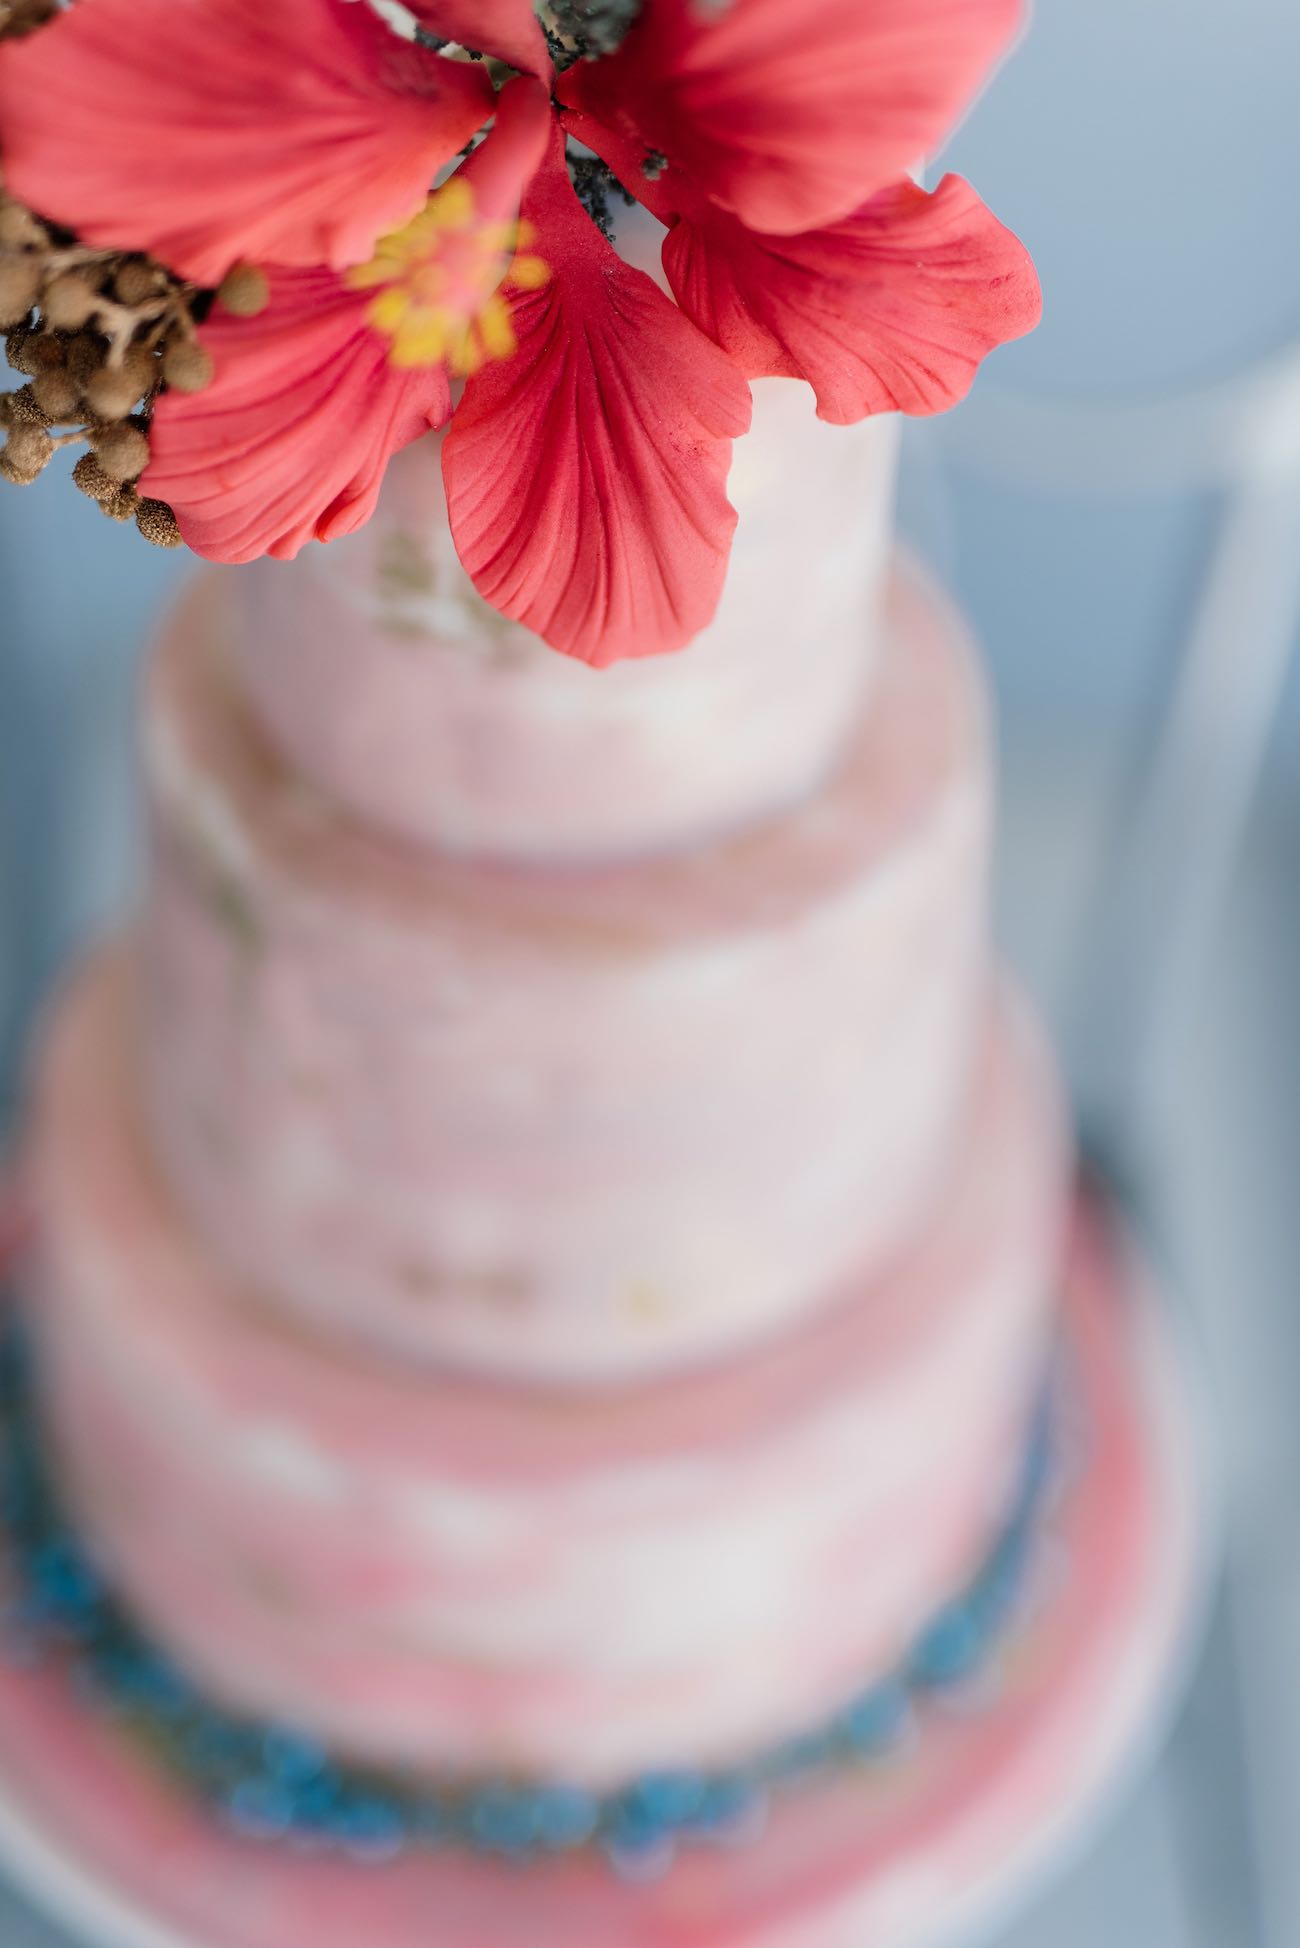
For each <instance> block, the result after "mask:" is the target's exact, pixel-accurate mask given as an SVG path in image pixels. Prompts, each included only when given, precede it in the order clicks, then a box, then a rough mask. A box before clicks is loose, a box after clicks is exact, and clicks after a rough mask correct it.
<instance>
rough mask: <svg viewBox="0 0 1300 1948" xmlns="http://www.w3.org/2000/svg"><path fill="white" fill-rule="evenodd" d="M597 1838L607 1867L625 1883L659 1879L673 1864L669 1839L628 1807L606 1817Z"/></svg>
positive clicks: (671, 1844)
mask: <svg viewBox="0 0 1300 1948" xmlns="http://www.w3.org/2000/svg"><path fill="white" fill-rule="evenodd" d="M600 1837H601V1844H602V1845H603V1847H604V1849H605V1854H606V1857H607V1859H608V1860H609V1863H610V1865H611V1866H612V1867H613V1869H614V1871H615V1872H616V1873H617V1874H618V1875H619V1876H620V1877H621V1878H622V1879H624V1880H631V1881H647V1880H658V1879H659V1878H660V1876H661V1875H663V1874H666V1873H667V1871H668V1869H669V1868H670V1867H671V1866H672V1864H673V1858H674V1855H675V1852H676V1848H675V1846H674V1843H673V1839H672V1836H671V1835H670V1834H668V1833H665V1832H664V1830H663V1828H662V1827H660V1826H651V1825H650V1824H649V1823H648V1822H647V1821H646V1820H645V1819H643V1818H640V1817H638V1816H637V1815H636V1814H635V1813H634V1812H633V1811H632V1810H631V1809H630V1808H629V1807H627V1806H621V1807H620V1808H619V1809H617V1810H616V1811H615V1812H613V1813H611V1814H610V1815H609V1817H608V1819H607V1821H606V1824H605V1826H604V1828H603V1829H602V1832H601V1836H600Z"/></svg>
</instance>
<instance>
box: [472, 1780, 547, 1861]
mask: <svg viewBox="0 0 1300 1948" xmlns="http://www.w3.org/2000/svg"><path fill="white" fill-rule="evenodd" d="M535 1812H536V1795H535V1794H533V1793H531V1792H528V1791H526V1790H525V1789H524V1788H522V1787H514V1786H484V1787H483V1788H482V1789H481V1790H480V1791H479V1792H476V1793H475V1794H474V1796H473V1798H472V1799H471V1801H470V1808H469V1829H470V1834H471V1836H472V1838H473V1840H474V1842H475V1844H476V1845H477V1846H480V1847H482V1848H483V1849H484V1851H485V1852H487V1853H502V1854H506V1855H509V1856H517V1855H519V1854H523V1853H527V1852H528V1851H529V1849H530V1848H531V1847H532V1846H533V1845H534V1844H535V1843H536V1839H537V1825H536V1819H535Z"/></svg>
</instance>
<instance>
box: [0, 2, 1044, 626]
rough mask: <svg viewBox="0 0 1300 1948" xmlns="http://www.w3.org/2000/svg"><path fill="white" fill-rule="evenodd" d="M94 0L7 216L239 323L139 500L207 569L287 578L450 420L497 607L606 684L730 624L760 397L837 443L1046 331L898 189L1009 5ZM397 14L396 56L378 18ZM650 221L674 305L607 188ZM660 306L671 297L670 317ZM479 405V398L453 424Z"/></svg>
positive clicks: (461, 520)
mask: <svg viewBox="0 0 1300 1948" xmlns="http://www.w3.org/2000/svg"><path fill="white" fill-rule="evenodd" d="M540 11H541V15H542V18H541V19H539V18H538V15H537V13H535V11H534V8H533V6H532V4H531V0H419V4H414V0H412V4H411V6H410V8H409V11H408V10H405V9H401V8H397V9H394V8H393V7H392V6H391V5H390V4H388V0H384V4H383V5H379V4H376V5H374V6H372V5H371V4H369V0H274V4H273V5H269V6H268V5H267V4H265V0H185V4H183V5H180V4H177V0H76V3H75V4H74V5H73V6H72V7H71V8H70V9H69V10H67V11H65V12H63V13H61V14H60V15H58V17H57V18H56V19H55V20H54V21H53V22H52V23H51V24H49V25H48V26H45V27H43V28H41V29H40V30H39V31H38V32H36V33H34V34H30V35H28V36H27V37H26V38H25V39H22V40H19V41H15V42H12V43H9V44H6V45H5V46H3V47H0V154H2V158H3V167H4V173H5V178H6V183H7V186H8V188H9V190H10V192H11V193H12V194H13V195H14V196H16V197H18V198H20V199H21V200H22V201H23V202H24V203H25V204H27V205H28V206H30V207H31V208H32V209H33V210H35V211H37V212H39V213H40V215H41V216H42V217H43V218H44V219H46V220H47V221H48V222H52V223H55V224H58V225H61V226H65V227H66V229H67V230H68V231H71V232H74V233H75V234H76V236H77V237H78V238H79V239H82V240H83V241H85V242H86V243H87V244H89V245H92V246H97V247H102V248H109V249H115V250H130V251H137V252H140V253H144V254H147V255H148V256H149V257H150V258H151V259H153V260H157V261H159V262H160V263H162V264H164V265H166V266H167V267H168V268H169V269H170V270H171V271H172V272H174V273H175V274H177V275H178V276H179V277H181V278H184V279H188V280H190V281H191V282H192V283H193V284H194V285H195V286H197V287H204V288H207V289H215V288H216V287H218V286H220V285H222V283H223V280H226V279H227V278H228V277H229V274H230V273H231V272H232V271H233V270H236V269H237V267H239V266H241V265H253V266H257V267H260V270H261V272H262V273H263V274H264V278H265V289H266V293H267V297H268V302H267V303H266V305H265V307H264V309H262V310H261V311H260V312H259V313H258V314H257V315H256V316H238V315H235V314H234V313H233V312H232V311H230V310H229V309H228V308H226V307H225V306H223V305H221V304H216V305H214V306H213V307H212V308H211V310H210V312H209V313H208V315H207V317H206V321H205V322H203V323H202V324H201V326H200V329H199V333H198V337H199V342H200V344H201V345H202V346H203V348H204V349H205V351H206V353H207V354H208V355H209V356H210V358H211V362H212V379H211V383H210V384H209V385H207V386H206V388H204V389H203V390H201V391H197V392H182V391H180V390H179V389H176V388H171V387H165V388H164V389H163V391H162V392H161V394H160V396H159V397H158V398H157V400H156V402H155V403H154V406H153V410H152V425H151V428H150V435H151V445H152V452H151V457H150V461H149V465H148V467H147V469H146V470H145V473H144V475H143V478H142V480H141V482H140V485H141V488H142V489H143V491H144V492H145V493H147V494H148V495H149V496H151V497H153V499H154V500H156V501H158V502H164V503H166V504H168V505H169V506H170V507H171V508H172V509H173V510H174V512H175V516H176V520H177V523H178V525H179V529H180V532H181V534H182V536H183V537H184V538H185V540H186V541H188V542H189V543H190V545H191V546H192V547H194V548H195V549H197V550H198V552H200V553H201V554H205V555H208V556H210V557H212V558H213V559H216V560H222V561H246V560H248V559H250V558H252V557H254V556H256V555H259V554H264V553H269V554H273V555H281V556H286V555H292V554H294V553H296V552H297V551H298V549H299V548H300V547H301V546H302V545H303V544H304V542H306V541H307V540H309V539H311V538H313V537H316V538H320V539H325V540H328V539H331V538H333V537H334V536H336V535H339V534H342V533H346V532H348V531H349V530H350V529H352V528H355V527H356V526H358V525H359V524H360V523H361V522H363V521H364V520H365V519H367V518H368V516H369V514H370V513H371V512H372V510H373V507H374V503H375V499H376V496H377V494H378V490H379V486H380V483H381V480H382V476H383V472H384V469H385V466H386V464H387V462H388V460H389V458H390V457H391V456H392V454H393V453H394V452H396V451H397V450H398V448H400V447H402V446H404V445H406V444H407V443H408V442H410V441H412V440H414V439H416V438H418V437H420V436H421V435H422V434H423V433H424V432H426V431H428V430H429V429H430V428H438V427H442V426H444V425H446V426H447V433H446V437H445V439H444V441H443V445H442V464H443V470H444V475H445V480H446V486H447V498H448V507H449V511H450V519H451V526H452V533H453V536H454V539H455V542H456V546H457V549H458V551H459V553H460V556H461V559H462V561H463V562H464V564H465V567H466V569H467V571H468V572H469V574H470V575H471V576H472V578H473V580H474V582H475V584H476V585H477V587H478V588H479V590H480V592H481V593H482V594H483V595H484V596H485V597H486V599H487V600H488V601H489V602H491V603H493V604H494V605H495V606H496V607H497V608H498V609H500V610H501V611H502V612H503V613H504V614H506V615H508V616H511V617H513V618H515V619H516V620H518V621H520V622H522V623H525V624H527V625H528V626H529V627H530V628H532V629H534V630H536V631H537V632H538V633H539V634H540V635H542V636H543V637H545V639H546V640H547V641H548V642H550V643H552V644H553V645H554V646H555V647H556V648H558V649H561V650H563V651H565V652H567V653H569V654H572V655H575V656H580V657H583V658H585V659H586V660H588V661H590V662H595V663H605V662H610V661H613V660H615V659H617V658H620V657H625V656H631V655H639V654H647V653H652V652H655V651H659V650H666V649H672V648H675V647H678V646H680V645H681V644H683V643H685V642H687V641H689V640H690V639H691V637H693V636H694V635H695V634H697V633H698V631H699V630H700V629H701V628H702V627H703V626H704V625H705V624H706V623H707V622H708V620H709V618H710V617H711V615H712V613H713V610H714V608H715V607H716V603H717V599H718V596H719V594H720V592H721V587H722V582H723V577H724V575H725V571H726V562H727V555H728V551H729V546H730V539H731V534H732V530H733V527H734V522H735V515H734V512H733V510H732V509H731V507H730V505H729V504H728V501H727V497H726V477H727V472H728V467H729V463H730V456H731V444H732V442H733V440H734V439H735V438H736V437H737V436H738V435H740V434H742V433H743V432H744V431H745V430H746V427H747V425H748V420H749V410H750V400H749V387H748V381H749V380H751V379H753V378H756V377H759V376H766V375H780V376H787V377H793V378H800V379H804V380H806V381H808V383H809V384H810V385H811V386H812V388H813V390H814V392H815V395H816V401H817V410H818V412H819V413H820V414H821V416H822V417H823V418H825V419H828V420H833V421H836V422H841V423H843V422H848V421H851V420H856V419H859V418H862V417H863V416H864V415H866V414H869V413H875V412H882V411H888V410H902V411H905V412H913V413H927V412H933V411H936V410H939V409H941V408H943V407H945V406H947V405H950V404H951V403H952V402H953V401H954V400H956V399H957V398H959V397H960V396H961V395H962V394H963V393H964V392H965V390H966V389H967V387H968V386H969V384H970V381H971V378H972V376H973V374H974V372H975V370H976V367H977V366H978V363H979V361H980V360H981V359H982V358H983V356H984V355H985V353H986V352H988V351H989V350H990V349H991V348H992V347H993V346H994V345H996V344H998V343H1001V342H1003V341H1004V340H1006V339H1008V338H1011V337H1014V336H1016V335H1018V334H1019V333H1021V332H1023V331H1026V330H1028V329H1029V328H1030V326H1031V325H1032V324H1033V323H1034V322H1035V320H1036V317H1037V311H1038V291H1037V284H1036V281H1035V278H1034V275H1033V271H1032V267H1031V266H1030V264H1029V261H1028V258H1027V256H1026V254H1025V252H1024V250H1023V249H1022V247H1021V246H1020V245H1019V244H1018V243H1017V242H1016V240H1015V238H1014V237H1012V236H1011V235H1010V233H1009V232H1007V231H1006V230H1005V229H1003V228H1002V226H1001V225H1000V224H999V223H998V222H997V221H996V219H995V218H994V217H992V216H991V215H990V213H989V212H988V211H987V210H986V209H985V207H984V206H983V204H982V203H981V202H980V201H979V199H978V197H977V196H976V195H975V193H974V191H973V190H972V189H971V188H970V187H969V186H968V185H967V184H966V183H964V182H963V181H962V180H961V179H960V178H958V177H955V176H949V177H946V178H945V179H944V180H943V181H942V182H941V183H940V184H939V186H938V188H937V189H935V190H934V191H933V192H930V193H927V192H926V191H924V190H922V189H921V188H919V187H918V186H917V185H916V184H915V183H914V182H913V181H912V180H911V177H910V176H909V175H908V173H907V172H908V170H909V168H910V167H911V165H912V164H913V163H914V162H915V161H916V160H917V158H918V157H920V156H922V155H924V154H925V153H926V152H928V151H929V150H931V149H933V148H934V147H935V146H936V144H937V143H938V141H939V140H940V139H941V137H942V136H943V134H944V133H945V131H946V129H947V128H948V127H949V126H950V124H951V123H952V121H953V119H954V118H955V117H956V115H957V114H958V113H959V112H960V111H961V109H962V108H963V106H964V105H965V103H966V102H967V101H968V100H969V98H970V96H971V94H972V93H973V91H974V89H975V88H976V87H977V86H978V84H979V82H980V80H981V79H982V77H983V75H984V74H985V73H986V71H987V69H988V67H989V65H990V63H991V62H992V60H993V59H994V58H996V56H997V55H998V54H999V52H1000V51H1001V50H1002V48H1003V47H1004V46H1005V44H1006V42H1007V41H1008V39H1009V38H1010V36H1011V35H1012V33H1013V32H1014V30H1015V27H1016V25H1017V19H1018V0H798V4H797V5H795V4H792V0H606V4H604V5H603V6H600V7H596V6H593V5H592V4H591V0H584V4H582V5H578V4H575V3H574V0H566V4H552V5H551V6H549V7H545V8H542V9H541V10H540ZM394 13H396V15H397V17H398V18H399V19H403V18H404V19H405V21H406V23H407V27H408V33H407V35H406V36H405V37H404V36H402V35H400V34H399V33H397V32H396V31H394V29H393V27H392V25H391V21H390V18H389V17H390V16H392V15H393V14H394ZM611 194H612V195H615V196H620V195H621V196H622V197H623V198H624V200H626V201H631V200H632V199H635V200H636V201H638V202H640V203H641V204H642V205H643V206H644V208H645V209H646V210H647V211H648V212H649V213H650V216H651V217H652V218H653V219H656V220H657V222H658V223H660V224H662V225H663V226H664V238H663V269H664V276H665V280H666V283H667V286H668V290H665V289H663V288H661V287H660V285H659V284H658V283H657V282H656V281H655V280H654V279H652V278H650V277H649V276H647V275H646V274H645V272H643V271H642V270H640V269H637V268H634V267H633V266H632V265H631V264H630V263H627V262H625V261H624V260H623V259H622V258H621V257H620V256H619V255H618V252H617V249H616V248H615V244H614V242H613V241H612V240H611V236H610V235H609V234H608V232H609V225H608V224H607V222H606V221H605V213H606V211H605V206H606V199H607V198H608V197H609V196H610V195H611ZM669 291H671V296H670V295H669V294H668V292H669ZM453 406H454V410H453Z"/></svg>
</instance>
